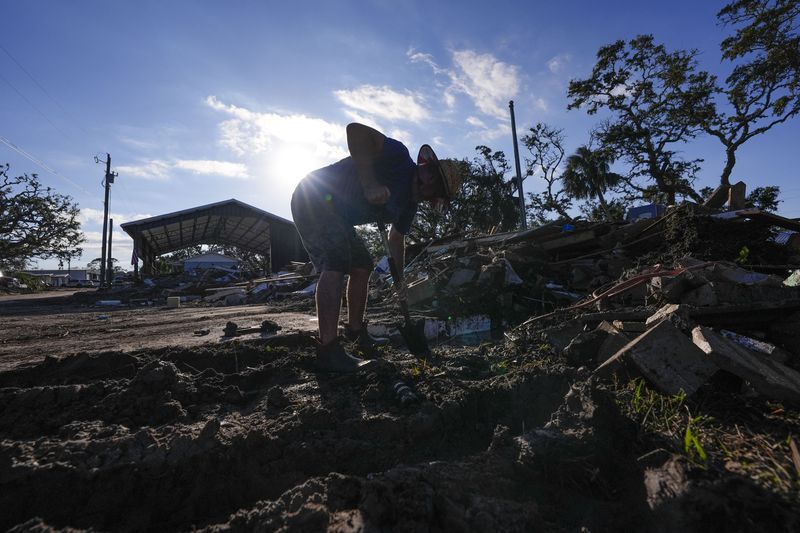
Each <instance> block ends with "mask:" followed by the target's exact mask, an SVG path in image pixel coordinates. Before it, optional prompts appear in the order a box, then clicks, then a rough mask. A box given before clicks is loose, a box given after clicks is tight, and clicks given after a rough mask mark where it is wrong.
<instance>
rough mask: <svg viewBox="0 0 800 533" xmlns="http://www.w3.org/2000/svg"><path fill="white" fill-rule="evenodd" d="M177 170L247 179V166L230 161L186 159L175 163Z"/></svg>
mask: <svg viewBox="0 0 800 533" xmlns="http://www.w3.org/2000/svg"><path fill="white" fill-rule="evenodd" d="M175 168H180V169H183V170H189V171H190V172H192V173H194V174H212V175H215V176H223V177H226V178H242V179H247V178H248V177H249V176H248V175H247V166H246V165H243V164H242V163H230V162H228V161H210V160H208V159H193V160H192V159H184V160H180V161H176V162H175Z"/></svg>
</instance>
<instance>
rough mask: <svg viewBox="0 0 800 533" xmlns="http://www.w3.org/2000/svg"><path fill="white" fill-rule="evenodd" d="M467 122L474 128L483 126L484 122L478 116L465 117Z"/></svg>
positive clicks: (484, 125)
mask: <svg viewBox="0 0 800 533" xmlns="http://www.w3.org/2000/svg"><path fill="white" fill-rule="evenodd" d="M467 124H469V125H470V126H473V127H476V128H485V127H486V123H485V122H484V121H482V120H481V119H479V118H478V117H467Z"/></svg>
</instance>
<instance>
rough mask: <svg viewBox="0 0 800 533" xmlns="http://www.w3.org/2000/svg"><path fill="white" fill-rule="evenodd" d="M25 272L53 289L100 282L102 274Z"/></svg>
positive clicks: (46, 271)
mask: <svg viewBox="0 0 800 533" xmlns="http://www.w3.org/2000/svg"><path fill="white" fill-rule="evenodd" d="M24 272H25V273H26V274H30V275H31V276H36V277H38V278H42V281H44V282H45V283H46V284H47V285H50V286H51V287H64V286H66V285H69V283H70V282H83V281H97V282H99V281H100V272H98V271H97V270H86V269H70V270H25V271H24Z"/></svg>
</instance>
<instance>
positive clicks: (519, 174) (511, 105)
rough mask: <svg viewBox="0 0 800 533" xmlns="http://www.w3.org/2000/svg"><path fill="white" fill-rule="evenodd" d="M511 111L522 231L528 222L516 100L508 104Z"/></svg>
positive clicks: (526, 227)
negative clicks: (520, 162) (515, 113)
mask: <svg viewBox="0 0 800 533" xmlns="http://www.w3.org/2000/svg"><path fill="white" fill-rule="evenodd" d="M508 108H509V109H510V110H511V135H512V136H513V137H514V163H515V164H516V166H517V191H518V192H519V213H520V215H521V218H522V229H528V220H527V218H526V217H525V195H524V194H522V179H523V178H522V171H521V170H520V167H519V146H518V145H517V123H516V121H515V120H514V100H511V101H509V102H508Z"/></svg>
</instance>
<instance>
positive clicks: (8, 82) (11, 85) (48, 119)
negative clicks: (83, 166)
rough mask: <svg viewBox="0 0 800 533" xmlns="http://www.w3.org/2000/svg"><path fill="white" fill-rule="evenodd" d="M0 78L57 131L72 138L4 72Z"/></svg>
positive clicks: (66, 137) (67, 137) (65, 136)
mask: <svg viewBox="0 0 800 533" xmlns="http://www.w3.org/2000/svg"><path fill="white" fill-rule="evenodd" d="M0 80H3V81H4V82H6V84H7V85H8V86H9V87H11V88H12V89H14V92H16V93H17V94H18V95H19V97H20V98H22V99H23V100H25V101H26V102H27V103H28V105H29V106H31V107H32V108H33V109H34V110H35V111H36V112H37V113H39V114H40V115H42V118H44V119H45V120H46V121H47V122H48V123H49V124H50V125H51V126H53V128H55V129H56V131H58V132H59V133H60V134H61V135H63V136H64V138H65V139H67V140H68V141H70V140H71V139H70V138H69V135H67V134H66V133H64V131H63V130H62V129H61V128H59V127H58V126H56V125H55V123H53V121H52V120H50V118H49V117H48V116H47V115H45V114H44V112H42V110H41V109H39V108H38V107H36V106H35V105H34V103H33V102H31V101H30V100H28V97H27V96H25V95H24V94H22V93H21V92H20V90H19V89H17V88H16V87H14V84H12V83H11V82H10V81H8V80H7V79H6V78H5V76H3V75H2V74H0Z"/></svg>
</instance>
